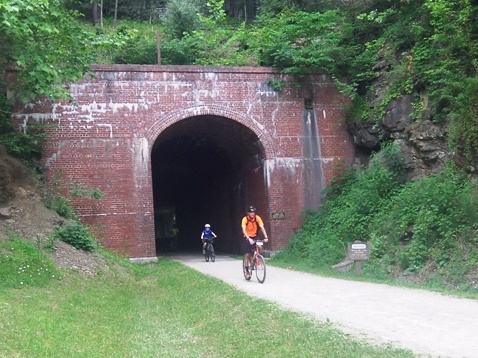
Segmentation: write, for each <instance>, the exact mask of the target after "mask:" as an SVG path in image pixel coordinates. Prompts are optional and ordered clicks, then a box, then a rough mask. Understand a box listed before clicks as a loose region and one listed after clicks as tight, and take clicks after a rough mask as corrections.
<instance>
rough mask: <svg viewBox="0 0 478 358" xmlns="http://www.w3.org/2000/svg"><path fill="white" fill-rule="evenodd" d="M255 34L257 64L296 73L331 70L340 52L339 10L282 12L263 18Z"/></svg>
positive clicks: (299, 74) (298, 74) (300, 74)
mask: <svg viewBox="0 0 478 358" xmlns="http://www.w3.org/2000/svg"><path fill="white" fill-rule="evenodd" d="M259 23H260V27H259V28H258V29H257V30H256V33H255V36H257V37H258V39H257V41H258V43H260V44H261V49H260V52H259V63H261V64H265V65H269V66H275V67H279V68H282V69H284V72H287V73H291V74H294V75H297V76H299V77H300V76H303V75H304V74H307V73H311V72H317V71H320V70H322V71H323V70H325V71H327V72H329V73H330V72H331V71H332V69H333V68H335V66H336V65H335V63H336V61H338V60H339V59H340V57H341V56H343V54H341V53H340V50H339V46H338V45H339V42H340V38H341V37H340V36H341V32H340V27H341V17H340V16H339V12H338V11H332V10H330V11H326V12H323V13H320V12H314V13H307V12H303V11H284V12H282V13H281V14H279V15H278V16H277V17H270V18H268V17H262V18H260V19H259Z"/></svg>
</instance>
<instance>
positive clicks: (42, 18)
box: [0, 0, 93, 101]
mask: <svg viewBox="0 0 478 358" xmlns="http://www.w3.org/2000/svg"><path fill="white" fill-rule="evenodd" d="M78 15H79V14H78V13H77V12H76V11H71V10H66V9H65V8H64V7H63V4H62V2H61V1H60V0H0V38H2V42H1V45H0V46H1V47H0V50H1V51H0V66H3V68H0V70H1V71H2V72H4V71H5V66H6V65H7V64H8V65H13V66H14V67H15V69H16V70H17V76H18V79H19V85H18V86H17V87H16V88H15V91H16V94H17V96H18V97H19V99H21V100H24V101H28V100H31V98H32V97H36V96H48V97H51V98H64V97H66V96H67V91H66V90H65V88H64V84H65V83H66V82H68V81H76V80H78V79H79V78H81V77H82V76H83V75H84V73H85V72H86V71H87V69H88V65H89V64H90V63H91V62H93V60H92V59H93V57H92V52H91V50H90V46H91V43H92V41H91V39H92V37H91V33H89V32H88V31H86V30H84V29H83V28H82V27H81V26H80V24H79V22H78V21H77V18H78Z"/></svg>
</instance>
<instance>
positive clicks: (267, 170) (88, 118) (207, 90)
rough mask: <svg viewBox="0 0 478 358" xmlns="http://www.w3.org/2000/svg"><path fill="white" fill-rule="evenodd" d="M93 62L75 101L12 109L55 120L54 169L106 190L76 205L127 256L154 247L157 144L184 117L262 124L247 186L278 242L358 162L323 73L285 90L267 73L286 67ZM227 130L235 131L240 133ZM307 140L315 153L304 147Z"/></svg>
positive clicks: (19, 115) (26, 116) (50, 145)
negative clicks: (307, 130) (342, 170)
mask: <svg viewBox="0 0 478 358" xmlns="http://www.w3.org/2000/svg"><path fill="white" fill-rule="evenodd" d="M92 70H93V73H94V76H91V77H89V78H86V79H85V80H83V81H79V82H77V83H73V84H71V85H70V93H71V96H72V98H73V100H74V102H73V103H69V102H65V101H61V102H56V103H48V102H42V101H39V102H37V103H34V104H30V105H28V106H23V107H20V106H19V107H18V108H17V110H16V113H15V115H14V119H15V121H16V122H17V123H18V124H19V126H20V127H21V126H22V125H23V124H24V123H28V122H29V121H39V122H43V123H49V124H53V127H52V128H51V129H49V134H50V137H49V139H48V141H47V143H46V144H45V154H44V164H45V167H46V168H47V174H48V175H49V176H50V178H52V177H53V176H54V175H55V173H59V172H61V179H62V181H63V182H72V181H74V182H80V183H82V184H84V185H85V186H87V187H90V188H98V189H100V190H102V191H103V192H104V193H105V194H106V196H105V198H104V199H102V200H100V201H91V200H89V199H84V198H83V199H81V200H78V201H76V202H75V205H76V207H77V209H78V211H79V212H80V214H81V216H82V219H83V220H84V221H85V222H86V223H88V224H90V225H91V226H92V227H93V229H94V230H95V231H96V233H97V235H98V236H99V237H100V240H101V241H102V243H103V244H104V245H105V246H106V247H107V248H110V249H112V250H115V251H117V252H119V253H121V254H124V255H125V256H129V257H150V256H155V255H156V250H155V241H154V219H153V218H154V209H153V195H152V178H151V150H152V146H153V144H154V142H155V141H156V139H157V138H158V136H160V135H161V133H162V132H163V131H164V130H165V129H167V128H168V127H170V126H171V125H173V124H175V123H177V122H178V121H181V120H183V119H185V118H190V117H195V116H200V115H214V116H219V117H224V118H226V119H227V120H231V121H235V122H238V123H240V124H242V125H243V126H245V127H247V128H248V129H250V130H251V131H252V132H254V133H255V135H256V136H257V138H258V139H259V141H260V143H261V145H262V147H263V150H264V153H262V155H263V158H265V159H264V161H263V163H262V164H261V167H262V171H261V173H260V174H257V175H256V176H251V180H250V183H249V184H248V186H249V188H248V189H247V190H249V191H252V192H258V191H263V192H264V195H263V199H260V200H261V201H260V202H259V203H257V206H258V207H261V208H262V211H263V212H262V215H263V216H264V217H265V219H267V222H268V229H269V231H270V233H271V236H272V237H273V238H274V240H273V243H272V246H271V249H273V250H275V249H280V248H281V247H283V246H284V245H285V244H286V243H287V240H288V238H289V237H290V235H291V234H292V232H293V230H294V229H296V228H297V227H298V226H300V224H301V213H302V211H303V210H304V209H305V208H306V205H310V202H312V203H313V205H314V206H315V207H316V206H317V205H318V204H319V203H318V200H320V199H318V198H319V197H320V195H319V194H318V193H317V194H314V195H313V196H314V197H313V198H310V197H309V196H310V192H311V191H312V192H318V191H320V189H322V188H323V186H324V185H326V184H327V183H328V182H329V181H330V180H331V178H332V177H333V175H334V174H333V173H334V169H335V167H336V166H337V164H339V163H343V164H345V165H349V164H350V163H351V160H352V157H353V145H352V142H351V140H350V138H349V136H348V134H347V132H346V129H345V126H344V124H343V123H341V119H342V116H343V112H342V106H343V104H344V101H345V99H344V98H343V97H342V96H341V95H340V94H339V93H338V91H337V90H336V88H335V87H334V85H333V84H332V83H331V81H330V79H329V78H328V77H327V76H325V75H316V76H314V77H313V78H312V80H311V84H310V85H309V87H308V90H307V91H303V90H300V89H297V88H294V87H286V88H284V89H283V90H282V91H281V92H279V93H278V92H275V91H273V90H272V88H271V87H270V86H269V85H268V83H267V82H268V80H269V79H270V78H271V77H275V78H280V77H281V76H280V75H279V74H278V73H277V72H276V71H275V70H273V69H270V68H262V67H241V68H238V67H232V68H226V67H201V66H136V65H111V66H103V65H102V66H93V67H92ZM304 96H306V97H310V96H312V98H307V99H308V100H310V102H311V103H312V104H313V108H314V110H313V111H314V114H315V120H316V124H317V126H316V131H317V133H318V138H315V139H316V144H314V143H315V142H314V138H312V139H311V138H309V139H307V138H306V135H304V128H303V111H304V100H305V98H304ZM229 135H230V136H231V141H233V140H235V139H234V135H236V134H235V133H230V134H229ZM239 139H240V138H239ZM236 140H237V141H238V142H240V140H238V139H236ZM305 141H309V142H310V143H311V144H310V143H309V144H306V143H305ZM307 145H308V146H309V147H308V148H310V149H308V150H310V151H312V152H316V153H319V154H318V156H317V157H315V158H305V157H304V146H307ZM314 146H315V147H317V148H315V147H314ZM311 163H315V164H317V163H319V165H318V167H319V171H317V170H316V171H315V172H314V173H315V174H310V173H312V171H311V172H310V173H309V174H305V173H307V169H306V168H308V166H310V165H311ZM315 164H314V165H315ZM252 166H254V164H253V162H252V161H251V168H248V169H244V171H245V172H247V171H249V173H250V172H251V171H252V170H256V169H257V168H255V169H253V168H252ZM312 167H313V168H317V165H316V166H315V167H314V166H312ZM307 175H315V177H314V176H312V178H315V179H316V180H315V182H314V183H312V184H311V183H308V184H307V183H306V177H307ZM317 176H319V178H317ZM264 182H265V185H264ZM305 185H309V186H310V185H312V188H306V187H305ZM264 187H265V190H264ZM315 196H317V198H316V197H315ZM307 203H309V204H307ZM264 211H265V212H264ZM274 215H275V216H274Z"/></svg>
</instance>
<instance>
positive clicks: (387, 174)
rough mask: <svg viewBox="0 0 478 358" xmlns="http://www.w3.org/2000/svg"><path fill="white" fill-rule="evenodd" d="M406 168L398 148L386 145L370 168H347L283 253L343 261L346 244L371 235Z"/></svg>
mask: <svg viewBox="0 0 478 358" xmlns="http://www.w3.org/2000/svg"><path fill="white" fill-rule="evenodd" d="M403 174H404V168H403V160H402V158H401V153H400V151H399V149H398V148H397V147H395V146H392V145H390V146H386V147H385V148H384V149H383V150H382V152H381V154H380V155H378V154H377V155H374V156H373V158H372V160H371V165H370V167H369V168H367V169H365V170H360V171H355V172H351V171H346V172H345V173H344V174H343V176H342V177H340V179H337V180H336V181H334V182H333V183H332V184H331V187H330V189H328V191H327V192H326V193H329V195H328V197H327V200H326V201H325V203H324V204H323V206H322V207H321V209H320V211H319V212H318V213H316V214H313V215H310V216H309V217H308V218H307V220H306V221H305V223H304V225H303V227H302V228H301V230H299V232H298V233H296V234H295V235H294V236H293V237H292V238H291V239H290V242H289V245H288V248H287V250H285V251H284V253H281V254H280V255H288V254H289V253H288V251H290V253H292V254H293V255H297V254H298V255H299V257H302V258H304V259H305V260H309V261H310V262H311V263H313V264H314V265H316V266H321V267H326V266H331V265H333V264H336V263H338V262H340V261H341V260H342V259H343V258H344V257H345V254H346V247H347V244H348V243H349V242H352V241H354V240H365V239H366V238H368V236H369V231H370V224H371V222H372V221H373V219H374V217H375V215H376V214H377V213H378V212H380V211H381V210H382V209H383V207H384V206H385V205H386V204H387V202H388V200H390V198H391V197H393V196H394V195H396V193H397V191H398V190H399V188H400V186H401V185H402V184H403V182H404V179H403Z"/></svg>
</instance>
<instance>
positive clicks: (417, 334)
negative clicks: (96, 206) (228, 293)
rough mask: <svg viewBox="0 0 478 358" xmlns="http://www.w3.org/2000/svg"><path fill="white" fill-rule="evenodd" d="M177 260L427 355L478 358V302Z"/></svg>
mask: <svg viewBox="0 0 478 358" xmlns="http://www.w3.org/2000/svg"><path fill="white" fill-rule="evenodd" d="M173 258H174V259H176V260H177V261H179V262H181V263H183V264H185V265H187V266H189V267H191V268H193V269H195V270H198V271H200V272H202V273H204V274H207V275H210V276H213V277H216V278H218V279H220V280H222V281H224V282H226V283H228V284H230V285H232V286H234V287H236V288H238V289H240V290H242V291H244V292H246V293H248V294H249V295H252V296H256V297H259V298H262V299H266V300H269V301H273V302H276V303H277V304H279V305H280V306H282V307H285V308H287V309H292V310H294V311H297V312H301V313H305V314H307V315H312V316H313V317H315V318H317V319H319V320H321V321H325V320H326V319H329V320H330V321H331V322H332V323H334V324H335V325H336V327H337V328H339V329H341V330H342V331H344V332H347V333H350V334H353V335H355V336H357V337H359V338H361V339H366V340H368V341H370V342H375V343H378V344H391V345H393V346H394V347H399V348H406V349H410V350H411V351H413V352H415V353H416V354H417V355H419V356H422V357H453V358H455V357H456V358H458V357H459V358H463V357H467V358H478V301H474V300H467V299H458V298H452V297H447V296H444V295H440V294H436V293H432V292H427V291H422V290H410V289H403V288H396V287H391V286H386V285H379V284H372V283H364V282H352V281H345V280H338V279H332V278H324V277H320V276H314V275H310V274H305V273H300V272H294V271H291V270H287V269H281V268H276V267H271V266H269V267H268V268H267V278H266V281H265V283H264V284H260V283H258V282H257V280H256V279H255V277H253V279H252V280H251V281H246V280H244V277H243V276H242V271H241V266H242V262H240V261H238V260H237V259H233V258H231V257H228V256H220V257H218V258H217V259H216V262H214V263H212V262H205V260H204V258H203V257H202V256H201V255H177V256H174V257H173Z"/></svg>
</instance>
